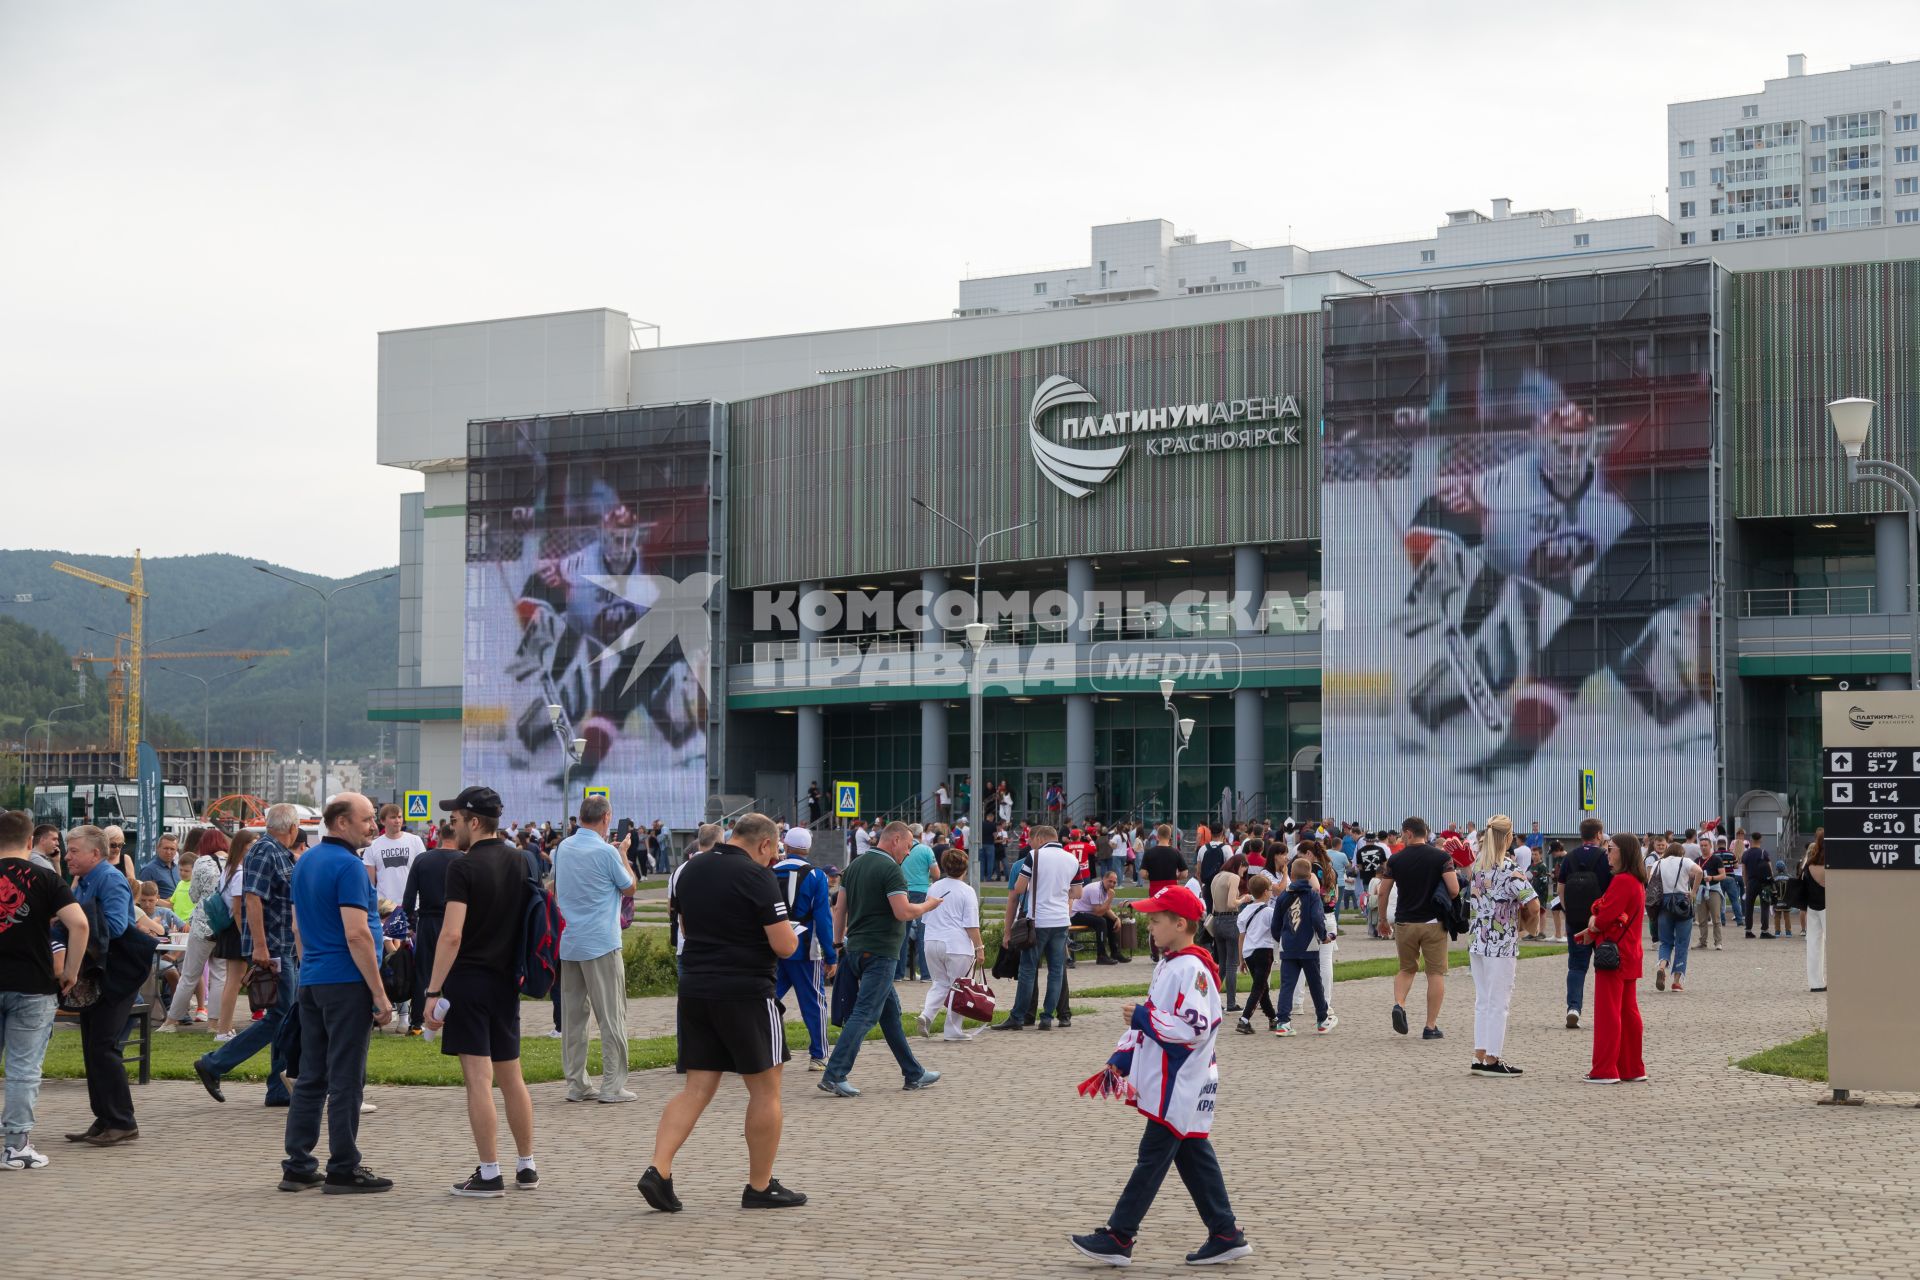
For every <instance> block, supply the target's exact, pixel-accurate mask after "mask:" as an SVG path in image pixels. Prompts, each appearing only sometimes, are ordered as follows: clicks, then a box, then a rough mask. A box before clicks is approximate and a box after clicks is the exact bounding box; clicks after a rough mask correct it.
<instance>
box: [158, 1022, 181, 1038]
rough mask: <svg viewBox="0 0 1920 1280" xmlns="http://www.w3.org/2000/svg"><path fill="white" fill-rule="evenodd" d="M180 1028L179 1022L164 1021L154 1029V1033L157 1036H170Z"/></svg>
mask: <svg viewBox="0 0 1920 1280" xmlns="http://www.w3.org/2000/svg"><path fill="white" fill-rule="evenodd" d="M179 1029H180V1024H179V1023H177V1022H163V1023H161V1024H160V1025H159V1026H157V1027H155V1028H154V1029H153V1033H154V1034H155V1035H157V1036H170V1035H172V1034H173V1033H174V1032H176V1031H178V1030H179Z"/></svg>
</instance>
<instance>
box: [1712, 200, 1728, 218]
mask: <svg viewBox="0 0 1920 1280" xmlns="http://www.w3.org/2000/svg"><path fill="white" fill-rule="evenodd" d="M1725 208H1726V201H1724V200H1722V199H1721V198H1720V197H1719V196H1715V197H1714V198H1713V199H1712V200H1711V201H1709V202H1708V204H1707V213H1708V215H1709V216H1710V217H1715V218H1717V217H1719V216H1720V214H1721V211H1722V210H1723V209H1725Z"/></svg>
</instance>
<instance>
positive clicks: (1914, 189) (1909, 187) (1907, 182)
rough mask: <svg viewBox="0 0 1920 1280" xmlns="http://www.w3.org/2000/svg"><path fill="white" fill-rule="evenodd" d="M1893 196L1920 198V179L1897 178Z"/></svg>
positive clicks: (1894, 183) (1894, 182)
mask: <svg viewBox="0 0 1920 1280" xmlns="http://www.w3.org/2000/svg"><path fill="white" fill-rule="evenodd" d="M1893 194H1895V195H1897V196H1920V178H1895V179H1894V180H1893Z"/></svg>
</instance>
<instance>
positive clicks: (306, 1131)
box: [227, 982, 373, 1178]
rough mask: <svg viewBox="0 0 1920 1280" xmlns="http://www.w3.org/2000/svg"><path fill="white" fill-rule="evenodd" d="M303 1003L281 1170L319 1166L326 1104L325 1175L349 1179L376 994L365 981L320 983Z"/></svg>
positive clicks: (355, 1159)
mask: <svg viewBox="0 0 1920 1280" xmlns="http://www.w3.org/2000/svg"><path fill="white" fill-rule="evenodd" d="M284 1000H285V997H282V1001H283V1002H284ZM299 1000H300V1004H299V1010H300V1075H299V1078H298V1079H297V1080H295V1081H294V1084H293V1102H292V1104H291V1105H290V1106H289V1107H288V1109H287V1137H286V1141H287V1158H286V1159H285V1160H283V1161H282V1162H281V1166H280V1167H281V1168H283V1169H285V1170H286V1171H287V1172H288V1173H312V1172H313V1171H314V1169H315V1168H316V1167H317V1165H318V1163H319V1162H318V1161H316V1160H315V1159H314V1158H313V1148H314V1144H316V1143H317V1142H319V1141H320V1109H321V1105H322V1104H323V1103H324V1104H325V1106H326V1112H327V1172H328V1173H329V1174H330V1175H332V1176H334V1177H336V1178H346V1177H348V1176H349V1175H351V1174H352V1173H353V1171H354V1170H355V1169H357V1168H359V1167H360V1147H359V1137H360V1100H361V1097H362V1095H363V1094H365V1092H366V1088H367V1043H368V1041H370V1040H371V1039H372V1038H373V995H372V993H371V992H369V991H368V990H367V984H366V983H364V982H316V983H314V984H313V985H312V986H310V987H308V988H307V989H306V990H304V991H302V992H301V993H300V997H299ZM267 1016H268V1017H271V1016H273V1015H271V1014H269V1015H267ZM227 1043H228V1044H231V1043H233V1042H232V1041H231V1040H229V1041H228V1042H227Z"/></svg>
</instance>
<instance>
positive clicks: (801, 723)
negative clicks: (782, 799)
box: [793, 582, 833, 821]
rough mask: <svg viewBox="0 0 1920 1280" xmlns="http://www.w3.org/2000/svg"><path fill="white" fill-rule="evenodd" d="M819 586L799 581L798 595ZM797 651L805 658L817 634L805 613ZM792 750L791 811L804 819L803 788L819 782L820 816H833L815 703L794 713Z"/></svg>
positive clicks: (823, 733)
mask: <svg viewBox="0 0 1920 1280" xmlns="http://www.w3.org/2000/svg"><path fill="white" fill-rule="evenodd" d="M818 590H820V584H819V583H817V582H803V583H801V584H800V599H801V600H802V601H805V600H806V598H807V596H808V594H809V593H811V592H815V591H818ZM799 625H800V646H801V649H800V652H801V659H802V661H803V662H804V661H808V660H809V659H810V658H811V656H812V654H811V652H810V650H809V649H808V646H809V645H811V644H812V643H813V642H814V641H816V640H818V639H819V638H820V633H819V631H818V630H817V629H816V628H813V627H810V626H808V625H807V618H806V614H805V613H804V612H803V613H801V615H800V619H799ZM794 719H795V724H794V751H793V792H794V805H793V812H794V814H795V815H796V816H797V817H798V818H799V820H801V821H805V815H806V812H807V788H808V787H809V786H812V785H813V784H814V783H816V782H817V783H819V784H820V795H821V800H822V803H821V806H820V812H821V816H822V817H825V818H831V817H832V816H833V779H831V778H829V777H827V776H826V772H827V723H826V715H825V713H824V712H823V711H822V710H821V709H820V708H819V707H800V708H798V710H797V713H796V715H795V717H794Z"/></svg>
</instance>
